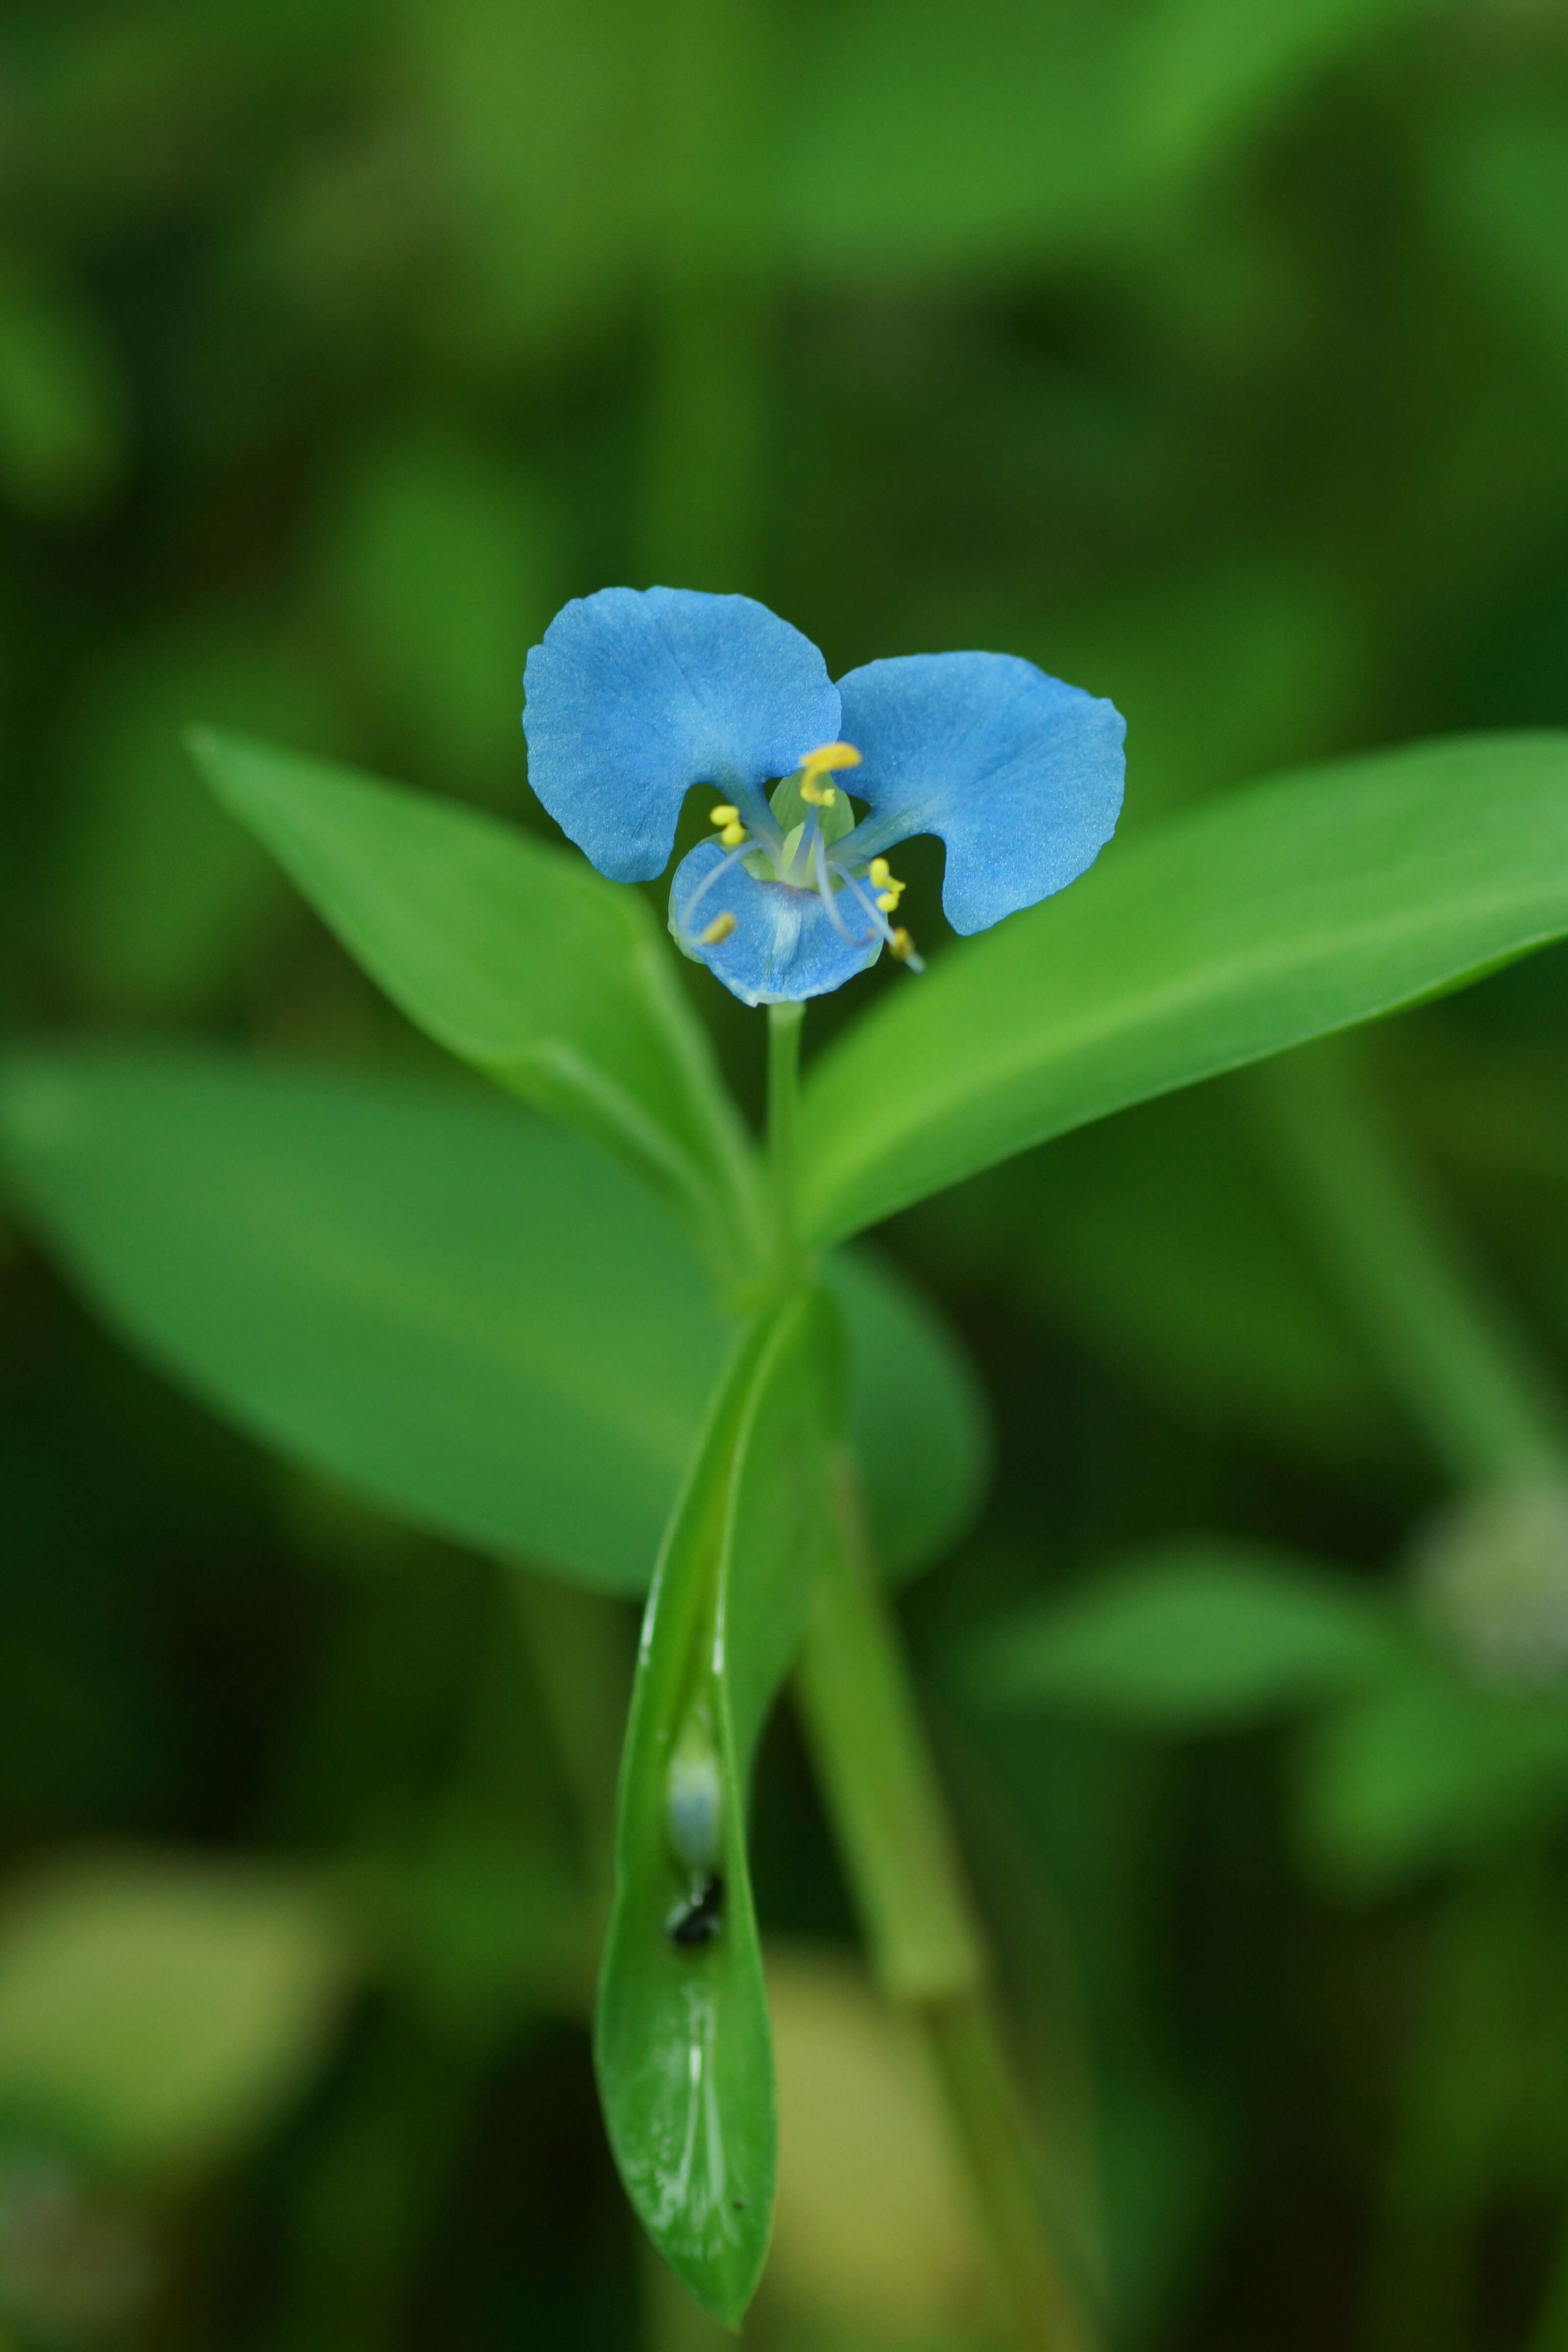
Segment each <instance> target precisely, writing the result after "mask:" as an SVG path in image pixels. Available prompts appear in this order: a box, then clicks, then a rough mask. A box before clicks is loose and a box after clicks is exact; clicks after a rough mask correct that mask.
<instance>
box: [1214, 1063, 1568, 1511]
mask: <svg viewBox="0 0 1568 2352" xmlns="http://www.w3.org/2000/svg"><path fill="white" fill-rule="evenodd" d="M1254 1084H1255V1087H1256V1090H1257V1099H1258V1103H1259V1105H1260V1107H1261V1109H1262V1111H1263V1114H1264V1118H1265V1121H1266V1124H1267V1127H1268V1130H1269V1131H1270V1133H1271V1135H1272V1137H1273V1139H1274V1141H1275V1144H1276V1146H1277V1154H1276V1157H1277V1161H1278V1166H1279V1174H1280V1177H1281V1180H1282V1181H1283V1183H1284V1185H1285V1187H1286V1190H1287V1191H1288V1192H1289V1193H1290V1194H1291V1195H1292V1196H1293V1198H1294V1202H1295V1205H1296V1208H1297V1210H1298V1212H1299V1213H1300V1218H1301V1222H1302V1224H1303V1226H1304V1228H1305V1230H1306V1232H1307V1234H1308V1235H1309V1237H1310V1241H1311V1242H1312V1244H1313V1245H1314V1247H1315V1249H1316V1252H1317V1255H1318V1256H1319V1258H1320V1260H1321V1264H1322V1266H1323V1269H1324V1271H1325V1273H1326V1274H1327V1275H1328V1276H1329V1278H1330V1280H1331V1282H1332V1284H1333V1286H1334V1287H1335V1289H1336V1290H1337V1292H1338V1294H1339V1297H1340V1300H1341V1303H1342V1307H1344V1309H1345V1311H1346V1313H1347V1315H1348V1316H1349V1317H1350V1318H1352V1321H1353V1322H1354V1323H1355V1324H1356V1325H1357V1326H1358V1327H1359V1328H1360V1330H1361V1332H1362V1336H1363V1339H1364V1340H1365V1342H1366V1344H1367V1346H1368V1348H1369V1349H1371V1350H1372V1352H1373V1355H1374V1356H1375V1357H1376V1358H1377V1360H1378V1361H1379V1362H1380V1363H1381V1364H1382V1367H1383V1370H1384V1373H1385V1374H1386V1376H1387V1377H1388V1379H1389V1381H1391V1383H1392V1384H1393V1386H1394V1389H1395V1390H1396V1391H1397V1392H1398V1393H1399V1395H1400V1396H1401V1397H1402V1398H1403V1400H1404V1402H1405V1407H1406V1409H1407V1410H1408V1412H1409V1413H1410V1415H1411V1417H1412V1419H1413V1420H1414V1421H1415V1424H1416V1426H1417V1427H1418V1428H1419V1429H1420V1430H1421V1432H1422V1433H1423V1434H1424V1435H1425V1437H1426V1441H1427V1443H1428V1444H1429V1445H1430V1446H1431V1448H1432V1450H1433V1452H1434V1453H1435V1454H1436V1456H1437V1458H1438V1460H1439V1461H1440V1462H1441V1463H1442V1464H1443V1465H1444V1466H1445V1467H1446V1468H1447V1470H1448V1471H1449V1473H1450V1474H1451V1475H1452V1476H1453V1477H1454V1478H1455V1480H1456V1481H1457V1482H1458V1484H1459V1485H1460V1486H1473V1485H1477V1484H1480V1483H1483V1482H1488V1481H1492V1480H1510V1479H1520V1480H1529V1479H1534V1478H1541V1477H1550V1476H1552V1475H1557V1476H1561V1475H1563V1469H1564V1465H1568V1414H1565V1412H1564V1411H1563V1404H1562V1402H1561V1400H1560V1399H1559V1397H1558V1395H1557V1394H1556V1392H1555V1388H1554V1383H1553V1381H1552V1375H1551V1373H1550V1372H1549V1371H1548V1370H1547V1369H1546V1368H1545V1366H1544V1365H1543V1364H1542V1362H1541V1361H1540V1360H1539V1359H1538V1357H1537V1354H1536V1351H1535V1349H1534V1348H1533V1347H1532V1345H1531V1341H1530V1339H1529V1337H1528V1335H1527V1334H1526V1333H1525V1332H1524V1331H1523V1330H1521V1328H1520V1327H1519V1325H1518V1324H1517V1322H1516V1321H1515V1319H1514V1318H1513V1317H1512V1316H1511V1314H1510V1312H1509V1309H1508V1307H1507V1306H1506V1305H1505V1303H1504V1302H1503V1301H1502V1300H1501V1299H1500V1298H1499V1297H1497V1296H1496V1295H1495V1293H1494V1292H1493V1290H1492V1288H1491V1286H1490V1285H1489V1282H1488V1280H1487V1279H1486V1276H1484V1274H1483V1273H1482V1272H1481V1270H1480V1269H1479V1267H1477V1266H1476V1265H1474V1264H1472V1263H1471V1262H1470V1259H1469V1257H1468V1252H1467V1251H1466V1250H1465V1248H1464V1246H1463V1244H1462V1243H1461V1242H1460V1240H1459V1238H1458V1235H1457V1234H1454V1233H1453V1232H1452V1231H1451V1230H1450V1229H1449V1226H1448V1223H1447V1219H1446V1218H1445V1217H1444V1215H1443V1213H1442V1211H1441V1209H1440V1208H1439V1207H1438V1205H1437V1203H1436V1202H1435V1201H1434V1200H1433V1199H1432V1198H1431V1197H1430V1195H1429V1194H1428V1192H1427V1191H1426V1186H1425V1184H1424V1182H1423V1181H1422V1177H1421V1173H1420V1171H1419V1170H1418V1169H1417V1168H1416V1167H1415V1164H1414V1163H1413V1161H1412V1160H1411V1159H1410V1158H1409V1156H1408V1155H1407V1154H1406V1152H1405V1150H1404V1149H1403V1146H1402V1144H1401V1140H1400V1139H1399V1137H1398V1135H1397V1133H1396V1131H1395V1130H1394V1128H1393V1126H1392V1124H1391V1123H1390V1121H1389V1119H1388V1118H1387V1116H1386V1114H1385V1113H1384V1109H1383V1107H1382V1105H1381V1104H1380V1103H1379V1102H1378V1101H1377V1098H1376V1097H1375V1095H1374V1093H1373V1089H1372V1087H1371V1085H1370V1084H1369V1083H1368V1080H1367V1078H1366V1077H1365V1076H1364V1074H1363V1071H1362V1070H1361V1069H1360V1068H1359V1067H1358V1066H1357V1060H1356V1056H1355V1052H1354V1048H1353V1047H1352V1046H1350V1045H1348V1044H1346V1043H1344V1042H1342V1041H1335V1043H1334V1044H1333V1045H1327V1046H1320V1047H1317V1048H1315V1049H1314V1050H1313V1051H1311V1052H1310V1053H1302V1054H1292V1055H1290V1057H1289V1060H1288V1061H1287V1062H1284V1063H1281V1064H1274V1065H1269V1066H1266V1067H1265V1068H1263V1069H1261V1070H1259V1071H1258V1073H1257V1074H1256V1077H1255V1080H1254Z"/></svg>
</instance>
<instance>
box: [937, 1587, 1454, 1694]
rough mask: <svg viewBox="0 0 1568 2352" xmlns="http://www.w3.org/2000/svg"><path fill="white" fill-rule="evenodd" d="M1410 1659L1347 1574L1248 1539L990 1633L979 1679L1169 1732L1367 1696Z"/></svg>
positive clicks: (992, 1687) (1401, 1635) (990, 1690)
mask: <svg viewBox="0 0 1568 2352" xmlns="http://www.w3.org/2000/svg"><path fill="white" fill-rule="evenodd" d="M1408 1654H1409V1637H1408V1635H1407V1634H1406V1633H1405V1631H1404V1628H1403V1627H1402V1625H1401V1623H1400V1621H1399V1618H1398V1616H1397V1614H1396V1613H1395V1612H1394V1611H1393V1610H1392V1609H1390V1608H1389V1607H1388V1606H1387V1605H1386V1604H1385V1603H1384V1602H1383V1601H1380V1600H1379V1599H1378V1598H1377V1596H1376V1595H1375V1594H1373V1593H1369V1592H1366V1591H1363V1590H1361V1589H1359V1588H1358V1587H1357V1586H1355V1585H1354V1584H1352V1582H1351V1581H1350V1580H1349V1579H1348V1578H1344V1577H1340V1576H1336V1575H1334V1574H1333V1573H1332V1572H1331V1571H1329V1570H1321V1569H1318V1568H1316V1567H1313V1566H1311V1565H1310V1564H1309V1563H1306V1562H1300V1563H1298V1562H1295V1561H1291V1560H1287V1559H1281V1558H1279V1556H1278V1555H1276V1554H1273V1553H1270V1552H1266V1551H1261V1550H1253V1549H1248V1548H1247V1547H1246V1546H1243V1545H1239V1544H1234V1545H1233V1544H1220V1543H1206V1544H1204V1543H1199V1544H1184V1545H1174V1546H1171V1547H1169V1548H1166V1549H1160V1550H1159V1551H1156V1552H1153V1553H1152V1554H1145V1555H1143V1556H1142V1557H1141V1558H1139V1559H1134V1560H1132V1561H1131V1562H1129V1563H1128V1564H1126V1565H1125V1566H1123V1567H1122V1568H1121V1569H1120V1570H1117V1571H1115V1572H1113V1573H1112V1574H1111V1575H1110V1576H1108V1577H1106V1578H1105V1579H1103V1580H1101V1581H1099V1582H1097V1583H1095V1584H1092V1585H1090V1586H1089V1588H1088V1589H1087V1590H1086V1591H1079V1592H1073V1593H1069V1594H1068V1596H1067V1597H1066V1598H1065V1599H1063V1600H1060V1601H1053V1602H1050V1603H1049V1604H1047V1606H1046V1607H1045V1608H1043V1609H1038V1610H1036V1611H1034V1612H1031V1613H1030V1614H1028V1615H1027V1616H1025V1617H1022V1618H1017V1619H1015V1620H1013V1621H1012V1622H1010V1623H1008V1624H1006V1625H1004V1626H1001V1627H998V1628H997V1629H995V1630H994V1632H992V1633H988V1634H987V1635H986V1636H985V1637H984V1639H983V1641H982V1642H981V1643H980V1644H979V1645H978V1646H977V1648H976V1650H975V1653H974V1657H973V1669H972V1672H973V1684H974V1685H975V1686H976V1687H977V1688H978V1689H979V1690H980V1691H981V1692H983V1693H984V1696H986V1697H987V1698H989V1699H990V1700H992V1701H993V1702H994V1703H998V1704H1001V1705H1004V1706H1018V1705H1020V1704H1026V1705H1029V1704H1034V1705H1046V1706H1067V1707H1073V1708H1076V1709H1079V1710H1080V1711H1087V1712H1090V1713H1094V1714H1099V1715H1107V1716H1112V1717H1116V1718H1117V1719H1119V1720H1121V1721H1122V1722H1129V1723H1134V1724H1140V1725H1147V1726H1150V1727H1155V1728H1158V1729H1162V1730H1176V1731H1200V1730H1206V1729H1208V1728H1210V1727H1226V1726H1229V1725H1233V1724H1241V1723H1248V1722H1256V1721H1258V1720H1266V1719H1268V1717H1274V1716H1279V1715H1286V1714H1289V1713H1293V1712H1295V1711H1297V1710H1299V1709H1301V1708H1305V1707H1311V1706H1321V1705H1322V1704H1323V1703H1325V1702H1326V1701H1330V1700H1334V1699H1342V1698H1343V1697H1345V1696H1347V1695H1351V1694H1356V1693H1360V1692H1362V1691H1364V1690H1365V1689H1366V1688H1367V1687H1368V1685H1376V1684H1378V1683H1380V1682H1384V1681H1386V1680H1387V1678H1388V1677H1389V1676H1390V1675H1393V1674H1396V1673H1397V1672H1398V1671H1399V1669H1400V1666H1401V1664H1402V1662H1403V1661H1404V1660H1405V1658H1406V1657H1407V1656H1408Z"/></svg>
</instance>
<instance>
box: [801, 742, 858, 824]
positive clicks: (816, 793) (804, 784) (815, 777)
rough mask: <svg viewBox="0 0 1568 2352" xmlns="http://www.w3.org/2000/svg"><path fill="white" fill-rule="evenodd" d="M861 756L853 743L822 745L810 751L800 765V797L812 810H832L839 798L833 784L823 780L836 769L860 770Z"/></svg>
mask: <svg viewBox="0 0 1568 2352" xmlns="http://www.w3.org/2000/svg"><path fill="white" fill-rule="evenodd" d="M859 765H860V754H859V752H858V751H857V750H856V749H855V746H854V744H853V743H821V744H818V746H817V748H816V751H808V752H807V753H806V755H805V759H804V760H803V761H801V763H800V796H801V799H802V800H803V801H805V802H806V803H808V804H809V805H810V806H811V807H812V808H831V807H832V806H833V803H834V802H835V801H836V800H837V798H838V794H837V793H836V792H835V790H834V788H833V786H832V785H831V784H825V783H823V782H822V781H821V779H822V778H823V777H824V776H830V775H831V774H832V773H833V772H834V770H835V769H836V768H858V766H859Z"/></svg>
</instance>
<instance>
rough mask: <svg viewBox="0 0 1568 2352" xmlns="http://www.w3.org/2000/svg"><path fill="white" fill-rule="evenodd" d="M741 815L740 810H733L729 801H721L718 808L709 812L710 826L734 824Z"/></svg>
mask: <svg viewBox="0 0 1568 2352" xmlns="http://www.w3.org/2000/svg"><path fill="white" fill-rule="evenodd" d="M740 814H741V812H740V810H739V809H738V808H732V807H731V804H730V803H729V802H728V801H721V802H720V803H719V805H718V807H717V808H710V810H709V812H708V822H709V824H734V822H735V819H736V818H737V817H738V816H739V815H740Z"/></svg>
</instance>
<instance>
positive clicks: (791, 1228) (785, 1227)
mask: <svg viewBox="0 0 1568 2352" xmlns="http://www.w3.org/2000/svg"><path fill="white" fill-rule="evenodd" d="M804 1026H805V1005H804V1004H770V1005H769V1007H768V1169H769V1174H770V1176H771V1179H772V1182H773V1241H774V1247H775V1249H776V1251H777V1263H778V1271H779V1276H780V1279H781V1282H783V1283H784V1284H785V1285H788V1284H789V1283H791V1282H795V1281H798V1280H799V1279H800V1277H801V1273H802V1268H801V1265H800V1235H799V1222H798V1219H797V1216H796V1211H795V1189H796V1188H795V1176H796V1163H797V1159H798V1153H799V1131H800V1108H799V1106H800V1033H801V1030H802V1028H803V1027H804Z"/></svg>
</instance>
